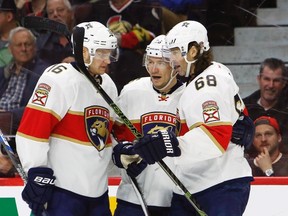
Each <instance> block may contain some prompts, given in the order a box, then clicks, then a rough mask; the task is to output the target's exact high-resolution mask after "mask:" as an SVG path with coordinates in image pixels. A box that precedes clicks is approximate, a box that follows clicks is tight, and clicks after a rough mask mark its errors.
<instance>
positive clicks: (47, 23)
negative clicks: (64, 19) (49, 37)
mask: <svg viewBox="0 0 288 216" xmlns="http://www.w3.org/2000/svg"><path fill="white" fill-rule="evenodd" d="M21 25H22V26H23V27H25V28H29V29H35V30H36V29H38V30H46V31H50V32H54V33H57V34H61V35H64V36H65V37H66V38H67V39H68V41H69V42H70V36H71V33H70V32H69V30H68V28H67V26H66V25H65V24H63V23H60V22H57V21H54V20H51V19H48V18H45V17H38V16H25V17H23V18H22V19H21ZM70 44H71V43H70ZM71 45H72V44H71Z"/></svg>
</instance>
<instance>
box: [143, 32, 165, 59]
mask: <svg viewBox="0 0 288 216" xmlns="http://www.w3.org/2000/svg"><path fill="white" fill-rule="evenodd" d="M146 55H147V56H152V57H159V58H165V59H170V50H169V49H168V47H167V44H166V36H165V35H159V36H157V37H156V38H154V39H153V40H152V41H151V43H150V44H149V45H148V46H147V47H146ZM168 61H169V60H168Z"/></svg>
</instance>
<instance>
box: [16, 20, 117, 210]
mask: <svg viewBox="0 0 288 216" xmlns="http://www.w3.org/2000/svg"><path fill="white" fill-rule="evenodd" d="M77 27H83V28H84V29H85V33H84V38H83V59H84V63H85V65H86V68H87V70H88V71H89V73H90V74H91V75H92V76H94V77H95V79H97V80H98V81H99V82H100V85H101V87H102V88H103V89H104V90H105V91H106V92H107V94H109V96H110V97H111V98H112V99H113V100H116V97H117V89H116V86H115V84H114V82H113V81H112V79H111V78H110V77H109V76H108V75H107V74H106V73H105V71H106V68H107V66H108V64H110V63H111V61H114V60H115V61H116V60H117V55H116V53H117V52H116V50H117V39H116V37H115V36H114V35H113V34H112V33H111V32H110V30H109V29H107V28H106V27H105V26H103V25H102V24H100V23H98V22H87V23H81V24H79V25H77ZM55 54H56V55H57V53H55ZM114 54H115V55H114ZM114 118H115V113H114V111H113V110H112V109H111V108H110V107H109V106H108V104H107V103H106V102H105V100H104V99H103V98H102V96H101V95H100V94H99V93H98V92H97V90H96V89H95V88H94V86H93V85H92V83H91V82H90V81H89V80H88V79H87V78H86V77H85V75H84V74H83V73H81V72H80V70H79V69H78V65H77V63H76V62H73V63H71V64H68V63H61V64H55V65H52V66H50V67H48V68H47V69H46V70H45V71H44V73H43V75H42V76H41V77H40V79H39V82H38V84H37V85H36V88H35V90H34V93H33V95H32V97H31V99H30V101H29V103H28V105H27V107H26V110H25V112H24V115H23V118H22V121H21V124H20V127H19V130H18V132H17V135H16V141H17V152H18V154H19V157H20V160H21V163H22V165H23V168H24V170H25V171H26V172H28V182H27V184H26V186H25V188H24V190H23V192H22V198H23V199H24V201H26V202H27V203H28V204H29V207H30V208H31V209H32V212H33V213H34V214H35V215H36V216H39V215H42V211H43V210H44V211H45V212H46V213H47V215H53V216H63V215H65V216H83V215H85V216H111V211H110V208H109V198H108V174H107V172H108V171H107V167H108V164H109V161H110V160H111V156H112V145H111V142H112V141H111V140H112V137H111V135H110V131H111V129H112V126H113V123H114V120H115V119H114ZM44 204H45V207H44Z"/></svg>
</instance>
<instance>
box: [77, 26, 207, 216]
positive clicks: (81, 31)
mask: <svg viewBox="0 0 288 216" xmlns="http://www.w3.org/2000/svg"><path fill="white" fill-rule="evenodd" d="M75 36H76V37H75ZM82 38H84V29H83V28H76V29H75V30H74V31H73V41H74V44H73V46H74V53H75V58H76V59H77V63H78V66H79V67H80V68H79V69H80V70H81V72H82V73H83V74H84V75H85V76H86V78H88V79H89V81H90V82H91V83H92V84H93V86H94V87H95V88H96V89H97V90H98V92H99V93H100V94H101V96H102V97H103V99H104V100H105V101H106V102H107V103H108V105H109V106H110V107H111V108H112V109H113V110H114V112H115V113H116V114H117V115H118V116H119V117H120V118H121V119H122V121H123V122H124V124H125V125H126V126H127V127H128V128H129V129H130V131H131V132H132V133H133V135H134V136H135V137H136V138H138V139H139V138H141V137H142V136H143V135H142V134H141V133H139V131H138V130H137V129H136V128H135V126H134V125H133V124H132V123H131V122H130V120H129V119H128V118H127V117H126V116H125V115H124V113H123V112H122V111H121V109H120V108H119V107H118V106H117V105H116V104H115V103H114V102H113V100H112V99H111V98H110V97H109V95H108V94H107V93H106V92H105V91H104V90H103V88H102V87H101V86H100V84H99V83H98V82H97V81H96V80H95V79H94V77H92V76H91V75H90V73H89V72H88V71H87V69H86V66H85V65H84V61H83V54H82V50H83V39H82ZM80 39H81V40H80ZM79 43H80V44H79ZM80 48H81V49H80ZM78 61H79V62H78ZM157 163H158V164H159V166H160V167H161V168H162V169H163V170H164V171H165V173H166V174H167V175H168V176H169V177H170V179H171V180H172V181H173V182H174V183H175V184H176V185H177V186H178V187H179V188H180V189H181V190H182V191H183V192H184V195H185V197H186V198H187V200H188V201H189V202H190V204H191V205H192V206H193V207H194V208H195V210H196V211H197V213H198V214H199V215H200V216H207V214H206V213H205V212H204V211H202V210H201V209H199V208H198V206H197V205H196V201H195V200H194V199H193V197H192V194H191V193H190V192H189V191H188V189H187V188H186V187H185V186H184V185H183V184H182V183H181V181H180V180H179V179H178V178H177V176H176V175H175V174H174V173H173V171H172V170H171V169H170V168H169V167H168V166H167V165H166V163H165V162H164V161H163V160H160V161H159V162H157Z"/></svg>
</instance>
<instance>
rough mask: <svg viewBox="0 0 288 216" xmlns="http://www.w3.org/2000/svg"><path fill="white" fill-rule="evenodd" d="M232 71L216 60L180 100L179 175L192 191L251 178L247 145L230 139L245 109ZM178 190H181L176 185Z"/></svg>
mask: <svg viewBox="0 0 288 216" xmlns="http://www.w3.org/2000/svg"><path fill="white" fill-rule="evenodd" d="M238 91H239V88H238V86H237V84H236V83H235V81H234V79H233V76H232V74H231V72H230V70H229V69H228V68H227V67H226V66H224V65H222V64H220V63H217V62H213V64H212V65H211V66H209V67H208V68H207V69H206V70H205V71H203V72H202V73H201V74H200V75H198V76H197V77H195V78H194V79H193V81H192V82H191V83H189V84H188V86H187V87H186V88H185V91H184V93H183V94H182V97H181V99H180V101H179V106H178V115H179V116H178V118H179V119H180V120H179V121H181V123H182V124H181V125H183V124H184V125H186V126H184V127H182V128H181V129H180V135H182V136H180V137H178V140H179V146H180V149H181V156H180V157H175V163H176V176H177V177H178V178H179V179H180V181H181V182H182V183H183V184H184V185H185V186H186V188H187V189H188V190H189V191H190V193H196V192H200V191H202V190H205V189H207V188H209V187H211V186H213V185H216V184H218V183H222V182H224V181H227V180H231V179H236V178H242V177H251V168H250V166H249V165H248V163H247V161H246V159H245V158H244V148H243V147H241V146H239V145H236V144H234V143H232V142H231V141H230V139H231V134H232V125H233V124H234V123H235V122H236V120H237V119H238V117H239V113H240V112H241V111H243V110H244V109H245V105H244V103H243V101H242V100H241V98H240V97H239V94H238ZM175 192H176V193H178V194H182V192H181V191H180V190H179V189H178V188H176V187H175Z"/></svg>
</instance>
